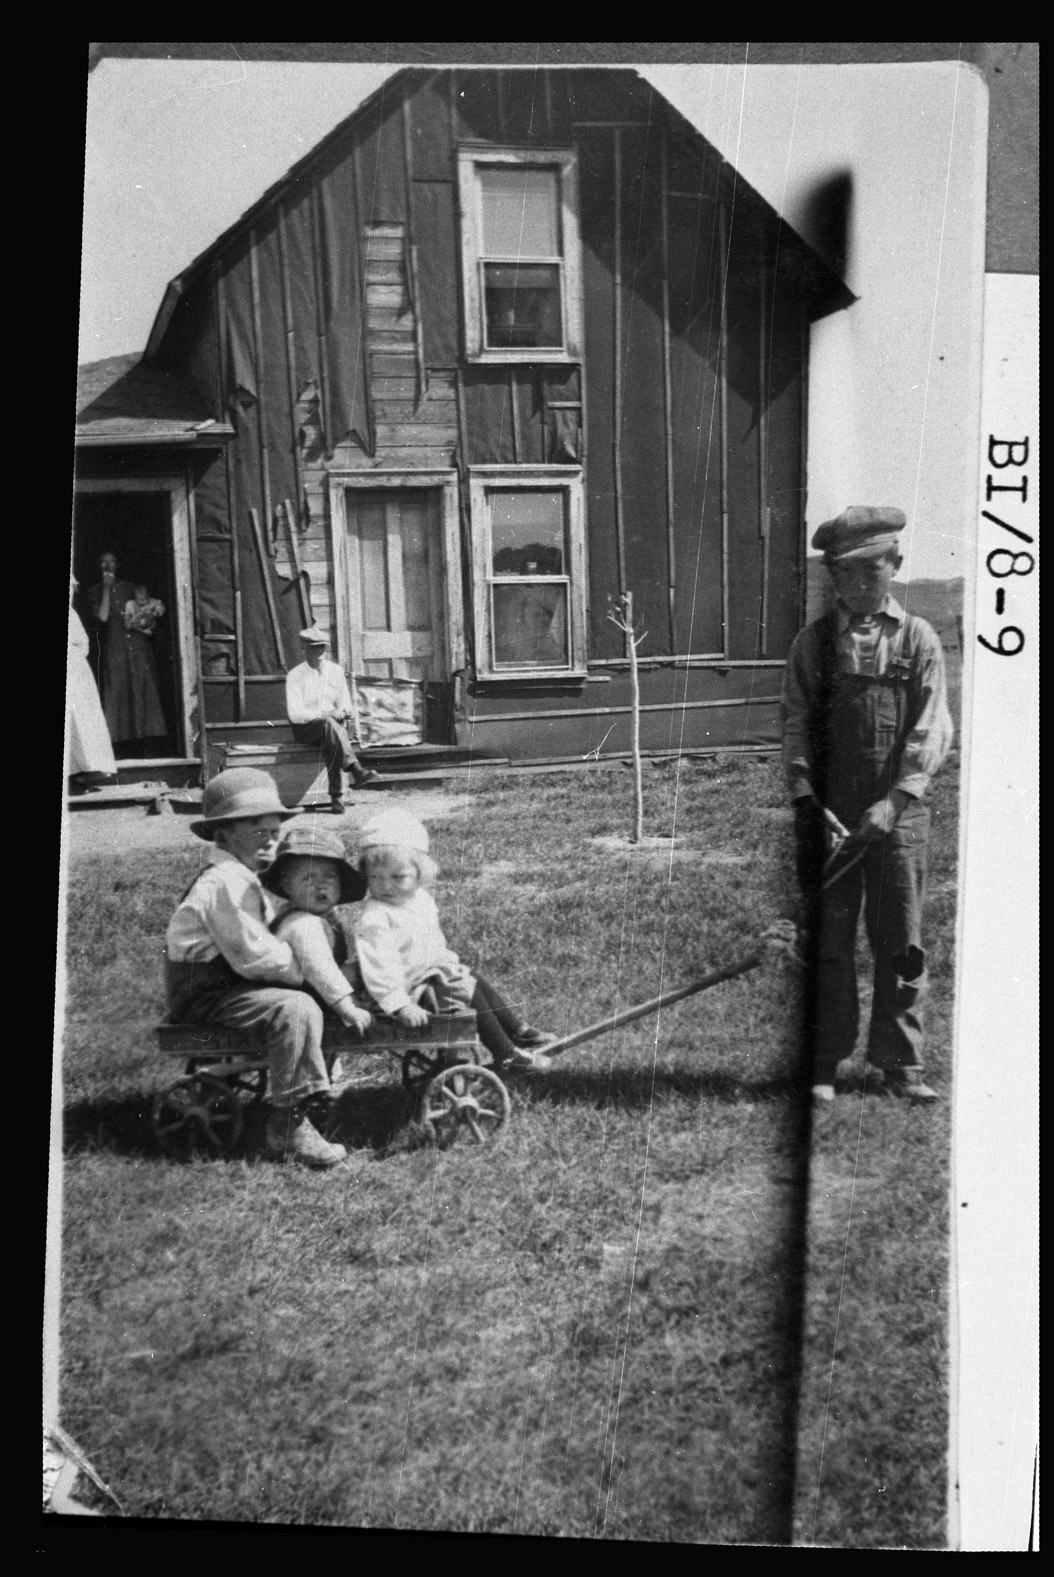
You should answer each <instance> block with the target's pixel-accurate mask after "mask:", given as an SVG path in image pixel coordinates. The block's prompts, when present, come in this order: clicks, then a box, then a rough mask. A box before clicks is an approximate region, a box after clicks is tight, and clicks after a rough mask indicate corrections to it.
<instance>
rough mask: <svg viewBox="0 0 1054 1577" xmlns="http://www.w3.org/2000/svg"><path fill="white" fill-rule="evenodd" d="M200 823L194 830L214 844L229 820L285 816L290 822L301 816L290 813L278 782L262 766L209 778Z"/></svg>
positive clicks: (237, 769)
mask: <svg viewBox="0 0 1054 1577" xmlns="http://www.w3.org/2000/svg"><path fill="white" fill-rule="evenodd" d="M201 808H202V813H203V814H202V817H201V820H200V821H192V822H191V824H190V830H191V832H193V833H196V834H197V836H198V837H199V838H204V840H205V842H206V843H211V842H212V839H213V836H214V834H215V831H216V828H217V827H218V826H220V825H221V823H223V822H225V821H242V820H244V819H246V818H247V817H250V816H281V817H282V819H283V820H284V821H288V819H289V818H290V817H291V816H295V815H296V814H297V813H296V811H295V810H287V809H286V807H285V806H284V805H283V804H282V801H281V800H280V799H279V798H278V789H277V787H276V785H275V780H274V778H273V777H272V776H271V774H270V773H269V772H261V771H260V770H259V768H258V767H230V768H228V770H227V771H226V772H217V774H216V776H215V777H214V778H210V779H209V785H208V787H207V788H206V790H205V801H204V804H203V805H202V807H201Z"/></svg>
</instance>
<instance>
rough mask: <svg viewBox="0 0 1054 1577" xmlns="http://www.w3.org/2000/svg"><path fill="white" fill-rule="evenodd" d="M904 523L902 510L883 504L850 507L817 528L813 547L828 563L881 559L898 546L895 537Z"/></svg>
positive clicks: (904, 518) (906, 519)
mask: <svg viewBox="0 0 1054 1577" xmlns="http://www.w3.org/2000/svg"><path fill="white" fill-rule="evenodd" d="M907 523H908V517H907V516H906V515H905V513H904V511H903V510H902V509H894V508H892V506H890V505H886V504H850V506H849V508H848V509H843V510H842V513H841V514H840V515H836V516H835V517H834V519H833V520H825V521H824V523H823V525H822V526H819V527H818V528H817V530H816V533H815V535H814V536H813V539H812V545H813V547H814V548H818V549H819V551H820V552H821V553H822V554H823V556H824V558H825V559H826V560H827V562H828V564H833V563H839V562H841V560H843V559H872V558H881V556H882V555H883V554H884V553H886V552H888V550H889V549H890V548H895V547H896V546H897V537H898V536H899V534H900V532H902V531H903V529H904V527H905V526H906V525H907Z"/></svg>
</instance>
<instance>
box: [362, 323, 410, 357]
mask: <svg viewBox="0 0 1054 1577" xmlns="http://www.w3.org/2000/svg"><path fill="white" fill-rule="evenodd" d="M369 347H370V349H371V350H372V351H375V350H383V351H392V350H404V349H406V350H409V352H410V356H411V359H413V356H414V331H413V328H412V327H410V328H407V329H397V328H388V327H385V328H377V329H371V331H370V335H369Z"/></svg>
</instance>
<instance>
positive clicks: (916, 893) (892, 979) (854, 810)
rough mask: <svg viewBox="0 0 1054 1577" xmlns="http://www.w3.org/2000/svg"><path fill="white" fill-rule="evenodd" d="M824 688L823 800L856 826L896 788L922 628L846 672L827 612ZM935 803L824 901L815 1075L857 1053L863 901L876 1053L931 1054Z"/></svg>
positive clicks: (915, 810)
mask: <svg viewBox="0 0 1054 1577" xmlns="http://www.w3.org/2000/svg"><path fill="white" fill-rule="evenodd" d="M823 626H824V627H823V629H822V632H821V653H822V656H821V695H820V700H819V703H818V705H817V707H816V714H815V717H814V726H813V750H814V761H815V766H816V772H815V786H816V790H817V794H818V796H819V798H820V800H821V802H822V803H823V804H824V805H826V806H827V808H828V809H829V810H831V811H833V812H834V814H835V815H836V816H837V817H838V819H839V821H840V822H841V823H842V824H843V826H845V827H847V828H848V829H849V830H850V831H851V830H852V829H854V828H855V827H857V826H858V825H859V822H860V818H861V817H862V816H863V814H864V812H865V811H866V810H867V808H868V806H869V805H873V804H874V803H875V802H876V800H880V799H883V798H884V797H885V796H886V795H887V794H888V793H889V792H890V790H891V789H892V788H893V786H894V784H895V783H896V779H897V772H898V769H899V764H900V753H901V750H902V748H903V743H904V740H905V739H906V737H907V735H908V734H909V733H910V731H911V728H912V727H913V724H914V721H915V719H916V718H917V717H918V715H919V712H920V709H921V703H920V699H919V695H918V672H917V669H918V664H917V663H916V660H915V628H914V623H913V620H912V619H911V618H910V617H909V618H907V619H905V621H904V624H903V626H902V630H901V641H900V644H899V649H898V655H895V656H893V657H891V659H890V662H889V666H888V668H887V671H886V672H885V674H883V675H881V676H880V677H872V676H869V675H863V674H853V673H844V672H841V671H840V661H839V652H838V647H837V614H836V613H832V614H830V615H828V616H827V618H825V620H824V621H823ZM929 825H930V813H929V808H928V806H927V805H926V804H925V803H924V802H923V801H922V800H919V799H911V800H909V802H908V804H907V805H906V807H905V809H904V811H903V813H902V815H901V816H900V819H899V820H898V822H897V825H896V826H895V827H894V829H893V831H892V832H891V833H889V834H888V835H887V836H886V837H884V838H876V839H875V840H874V842H872V843H871V844H869V845H868V848H867V852H866V854H865V855H864V857H863V859H862V860H860V861H859V863H858V864H857V865H856V866H854V867H853V869H852V870H850V871H848V872H847V874H846V875H844V876H842V877H841V878H840V879H839V880H838V881H837V882H835V883H834V884H833V885H832V886H831V887H830V888H829V889H828V890H827V891H826V892H825V893H824V894H823V895H822V897H821V898H820V900H819V914H818V933H819V934H818V937H817V951H816V974H817V978H816V995H815V1024H814V1065H813V1082H814V1083H831V1082H833V1079H834V1071H835V1067H836V1065H837V1064H838V1062H840V1061H841V1060H842V1058H843V1057H850V1056H852V1054H853V1050H854V1048H855V1045H856V1037H857V1029H858V1026H859V1014H860V1010H859V999H858V995H857V978H856V963H855V953H856V934H857V922H858V919H859V916H860V907H861V900H863V908H864V924H865V926H866V929H867V936H868V940H869V941H870V943H871V946H872V949H873V950H874V969H873V975H872V985H873V994H872V1001H871V1018H870V1024H869V1027H868V1036H867V1060H868V1062H869V1063H871V1065H872V1066H874V1067H876V1068H882V1069H884V1070H892V1069H899V1068H917V1067H919V1066H920V1065H921V1057H920V1052H921V1046H922V1011H921V1007H920V1004H919V998H920V994H921V992H922V990H923V988H924V986H925V962H926V959H925V953H924V952H923V949H922V941H921V922H922V907H923V902H924V899H925V889H926V855H927V845H928V841H929Z"/></svg>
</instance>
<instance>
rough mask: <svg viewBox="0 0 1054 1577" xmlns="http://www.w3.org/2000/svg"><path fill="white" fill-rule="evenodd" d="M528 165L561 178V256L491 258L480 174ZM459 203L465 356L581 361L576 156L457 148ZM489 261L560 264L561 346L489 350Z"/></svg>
mask: <svg viewBox="0 0 1054 1577" xmlns="http://www.w3.org/2000/svg"><path fill="white" fill-rule="evenodd" d="M517 164H520V165H530V166H533V167H535V168H545V169H553V168H555V169H556V170H557V172H558V177H559V220H560V256H559V258H551V257H537V258H535V257H532V256H525V257H522V258H515V259H510V258H508V257H498V256H495V257H488V256H487V254H486V252H485V251H484V247H483V204H482V183H481V182H480V180H479V175H478V172H479V171H480V169H482V168H484V167H486V166H488V165H517ZM457 175H458V201H459V205H460V220H461V225H460V230H461V283H462V292H463V308H464V336H465V358H466V360H468V361H472V362H482V363H486V362H492V363H497V364H498V365H505V366H507V365H508V364H509V363H510V362H544V363H547V364H548V365H551V366H560V365H562V364H564V363H570V362H580V361H581V360H582V347H583V327H582V246H581V237H580V231H579V222H578V212H579V210H578V156H577V154H576V153H575V152H574V150H573V149H570V148H546V147H532V148H524V147H516V146H511V147H495V146H493V145H492V144H490V143H486V144H483V145H477V144H471V143H466V144H462V145H461V146H460V147H459V148H458V150H457ZM488 262H490V263H506V264H507V263H509V262H519V263H523V264H525V265H529V264H531V263H543V264H549V265H551V264H552V263H554V262H556V263H558V264H559V270H558V274H559V280H560V317H561V327H562V332H563V344H562V345H560V346H549V345H536V346H515V347H513V346H510V347H503V346H491V345H488V344H487V343H486V324H485V321H484V319H485V303H484V288H483V275H484V268H485V265H486V264H487V263H488Z"/></svg>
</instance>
